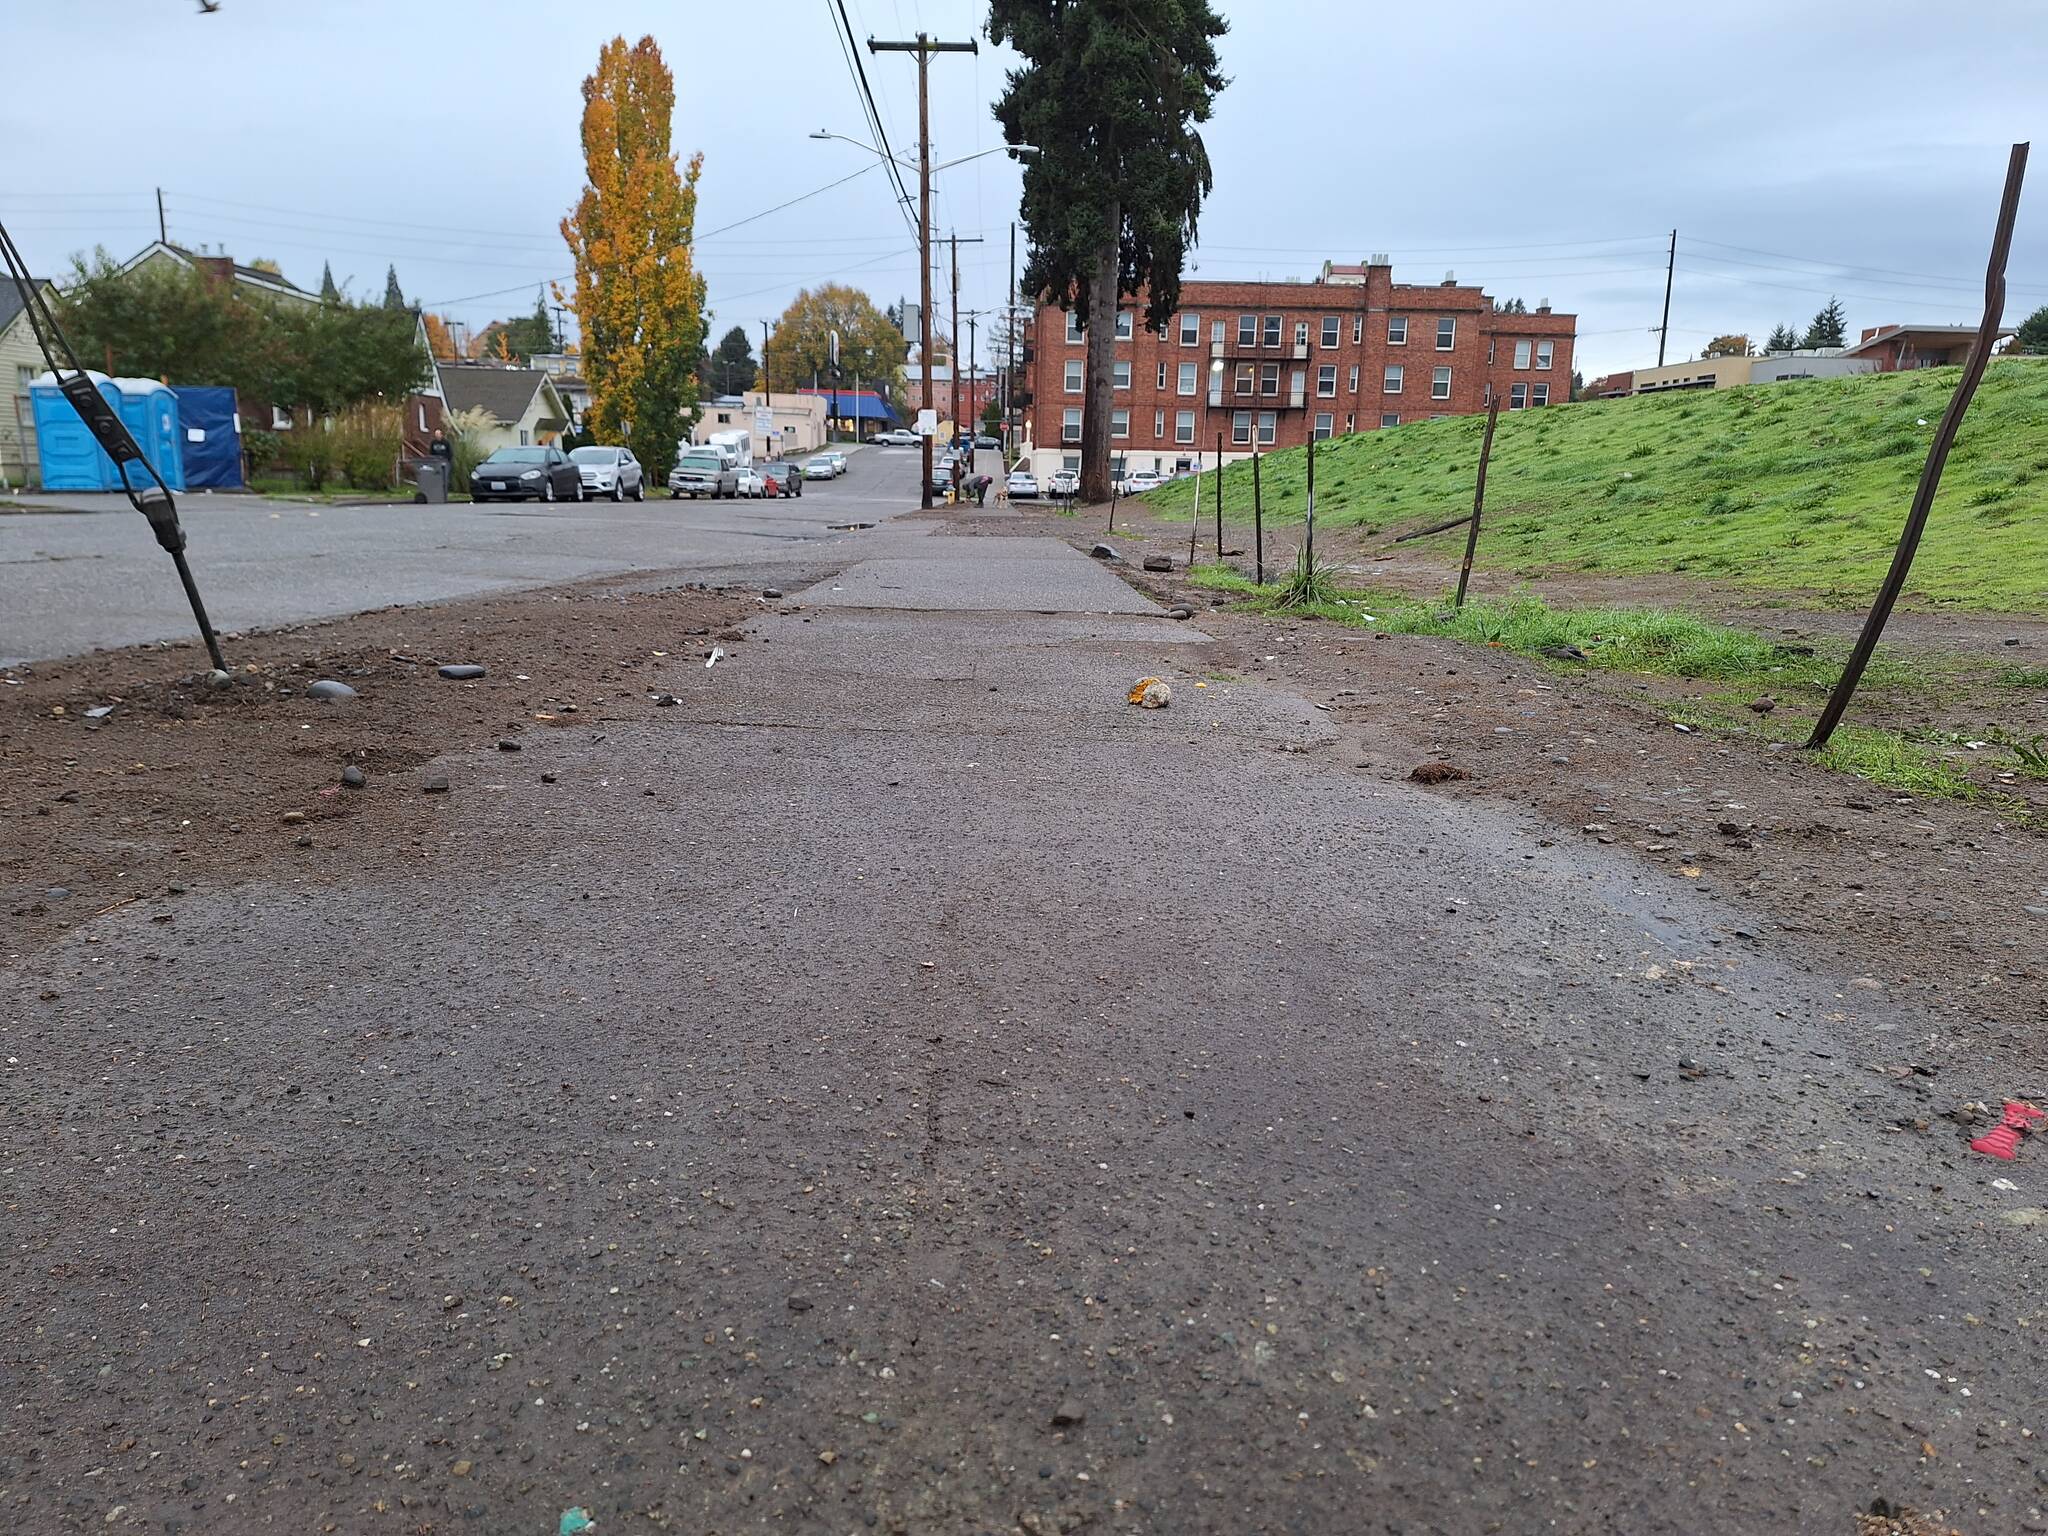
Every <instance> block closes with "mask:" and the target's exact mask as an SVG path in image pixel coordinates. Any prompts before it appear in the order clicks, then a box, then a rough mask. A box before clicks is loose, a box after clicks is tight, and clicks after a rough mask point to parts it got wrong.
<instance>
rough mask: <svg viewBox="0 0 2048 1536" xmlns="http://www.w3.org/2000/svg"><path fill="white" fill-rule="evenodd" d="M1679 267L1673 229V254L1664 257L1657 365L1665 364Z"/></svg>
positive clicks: (1676, 235) (1676, 239)
mask: <svg viewBox="0 0 2048 1536" xmlns="http://www.w3.org/2000/svg"><path fill="white" fill-rule="evenodd" d="M1677 268H1678V231H1677V230H1675V229H1674V230H1673V231H1671V254H1670V255H1669V256H1667V257H1665V258H1664V323H1663V324H1662V325H1659V326H1658V327H1657V366H1658V367H1659V368H1662V367H1663V366H1664V339H1665V338H1666V337H1667V336H1669V335H1670V334H1671V274H1672V273H1673V272H1674V271H1676V270H1677Z"/></svg>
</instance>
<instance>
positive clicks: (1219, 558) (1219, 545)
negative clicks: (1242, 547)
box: [1216, 432, 1223, 565]
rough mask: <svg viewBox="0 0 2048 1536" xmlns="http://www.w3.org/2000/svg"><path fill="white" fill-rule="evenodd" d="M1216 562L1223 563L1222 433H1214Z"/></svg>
mask: <svg viewBox="0 0 2048 1536" xmlns="http://www.w3.org/2000/svg"><path fill="white" fill-rule="evenodd" d="M1216 563H1217V564H1218V565H1221V564H1222V563H1223V434H1222V433H1221V432H1218V433H1217V434H1216Z"/></svg>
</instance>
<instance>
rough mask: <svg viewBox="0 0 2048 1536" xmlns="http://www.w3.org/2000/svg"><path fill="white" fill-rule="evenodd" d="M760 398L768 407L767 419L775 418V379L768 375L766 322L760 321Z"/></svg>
mask: <svg viewBox="0 0 2048 1536" xmlns="http://www.w3.org/2000/svg"><path fill="white" fill-rule="evenodd" d="M761 399H762V402H763V403H764V404H765V405H767V407H768V419H769V420H770V421H773V420H774V419H775V381H774V380H773V379H771V378H769V377H768V322H767V321H766V320H763V321H762V322H761Z"/></svg>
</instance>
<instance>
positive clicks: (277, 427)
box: [270, 405, 292, 432]
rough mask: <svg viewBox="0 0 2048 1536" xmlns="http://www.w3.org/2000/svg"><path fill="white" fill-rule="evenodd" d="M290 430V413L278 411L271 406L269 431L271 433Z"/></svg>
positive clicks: (275, 407)
mask: <svg viewBox="0 0 2048 1536" xmlns="http://www.w3.org/2000/svg"><path fill="white" fill-rule="evenodd" d="M291 429H292V413H291V412H290V411H286V410H280V409H279V408H278V407H277V406H274V405H273V406H272V407H271V408H270V430H271V431H273V432H289V431H291Z"/></svg>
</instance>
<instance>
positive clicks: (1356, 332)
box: [1351, 315, 1365, 347]
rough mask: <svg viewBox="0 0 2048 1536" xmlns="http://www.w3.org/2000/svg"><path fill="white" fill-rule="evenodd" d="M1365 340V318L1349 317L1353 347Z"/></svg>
mask: <svg viewBox="0 0 2048 1536" xmlns="http://www.w3.org/2000/svg"><path fill="white" fill-rule="evenodd" d="M1364 340H1365V316H1364V315H1353V316H1352V317H1351V344H1352V345H1353V346H1354V347H1355V346H1357V345H1359V344H1360V343H1361V342H1363V341H1364Z"/></svg>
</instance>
